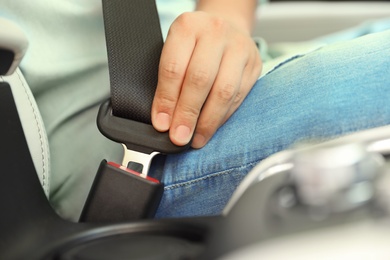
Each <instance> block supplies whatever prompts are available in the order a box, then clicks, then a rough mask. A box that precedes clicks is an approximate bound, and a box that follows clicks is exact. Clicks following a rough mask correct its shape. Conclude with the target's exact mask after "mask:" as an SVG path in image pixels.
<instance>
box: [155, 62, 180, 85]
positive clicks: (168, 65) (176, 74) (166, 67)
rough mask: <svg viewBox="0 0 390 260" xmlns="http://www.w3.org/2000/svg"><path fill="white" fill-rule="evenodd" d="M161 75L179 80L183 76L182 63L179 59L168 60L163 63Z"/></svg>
mask: <svg viewBox="0 0 390 260" xmlns="http://www.w3.org/2000/svg"><path fill="white" fill-rule="evenodd" d="M160 77H162V78H163V79H174V80H178V79H181V78H182V77H183V73H182V71H181V69H180V65H179V63H178V62H177V61H168V62H164V63H163V64H161V68H160Z"/></svg>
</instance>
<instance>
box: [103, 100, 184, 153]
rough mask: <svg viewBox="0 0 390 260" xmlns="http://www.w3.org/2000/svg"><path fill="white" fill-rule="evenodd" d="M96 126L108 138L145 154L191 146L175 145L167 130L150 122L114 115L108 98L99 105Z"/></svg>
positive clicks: (178, 149) (175, 150) (174, 151)
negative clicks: (157, 128)
mask: <svg viewBox="0 0 390 260" xmlns="http://www.w3.org/2000/svg"><path fill="white" fill-rule="evenodd" d="M97 126H98V128H99V130H100V132H101V133H102V134H103V135H104V136H105V137H107V138H108V139H111V140H113V141H115V142H118V143H123V144H124V145H126V147H127V149H129V150H134V151H138V152H142V153H146V154H150V153H152V152H154V151H158V152H160V153H163V154H172V153H180V152H183V151H185V150H187V149H188V148H189V147H190V146H191V142H189V143H188V144H187V145H185V146H177V145H175V144H174V143H172V142H171V140H170V139H169V133H168V132H163V133H162V132H158V131H157V130H156V129H154V127H153V126H152V125H150V124H145V123H141V122H137V121H133V120H129V119H126V118H122V117H117V116H115V115H114V114H113V113H112V108H111V105H110V101H109V100H108V101H106V102H104V103H103V104H102V105H101V106H100V109H99V113H98V117H97Z"/></svg>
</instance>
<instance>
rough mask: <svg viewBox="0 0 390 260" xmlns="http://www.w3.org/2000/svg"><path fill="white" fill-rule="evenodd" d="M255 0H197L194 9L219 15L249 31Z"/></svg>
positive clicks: (253, 16) (252, 21)
mask: <svg viewBox="0 0 390 260" xmlns="http://www.w3.org/2000/svg"><path fill="white" fill-rule="evenodd" d="M256 5H257V0H198V1H197V7H196V10H198V11H204V12H207V13H210V14H215V15H218V16H221V17H223V18H225V19H227V20H228V21H230V22H232V23H234V24H235V25H236V26H238V27H240V28H241V29H243V30H245V31H247V32H248V33H250V32H251V31H252V27H253V24H254V18H255V10H256Z"/></svg>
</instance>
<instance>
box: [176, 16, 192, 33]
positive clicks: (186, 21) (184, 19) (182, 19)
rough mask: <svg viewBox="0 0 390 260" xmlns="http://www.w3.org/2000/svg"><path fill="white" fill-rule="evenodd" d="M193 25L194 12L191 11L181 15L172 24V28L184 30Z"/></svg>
mask: <svg viewBox="0 0 390 260" xmlns="http://www.w3.org/2000/svg"><path fill="white" fill-rule="evenodd" d="M192 26H193V14H192V13H191V12H185V13H182V14H181V15H179V16H178V17H177V18H176V20H175V22H174V23H173V24H172V26H171V30H174V31H175V30H184V31H187V30H186V29H190V28H191V27H192Z"/></svg>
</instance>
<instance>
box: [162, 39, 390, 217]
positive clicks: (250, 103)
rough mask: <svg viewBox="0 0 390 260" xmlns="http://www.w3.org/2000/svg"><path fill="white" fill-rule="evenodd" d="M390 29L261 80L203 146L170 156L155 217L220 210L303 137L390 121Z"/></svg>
mask: <svg viewBox="0 0 390 260" xmlns="http://www.w3.org/2000/svg"><path fill="white" fill-rule="evenodd" d="M389 100H390V31H385V32H382V33H375V34H370V35H367V36H363V37H360V38H357V39H354V40H351V41H343V42H340V43H336V44H333V45H329V46H326V47H323V48H321V49H319V50H316V51H313V52H311V53H308V54H306V55H303V56H296V57H294V58H291V59H290V60H288V61H286V62H285V63H283V64H280V65H279V66H278V67H276V68H275V69H274V70H272V71H270V72H269V73H268V74H266V75H265V76H263V77H262V78H260V79H259V80H258V81H257V83H256V85H255V86H254V88H253V89H252V91H251V93H250V94H249V95H248V97H247V98H246V100H245V101H244V103H243V104H242V106H241V107H240V108H239V109H238V110H237V111H236V113H235V114H234V115H233V116H232V117H231V118H230V120H228V122H227V123H226V124H225V125H224V126H222V127H221V128H220V129H219V130H218V132H217V133H216V135H215V136H214V137H213V138H212V139H211V141H210V142H209V144H207V146H206V147H204V148H202V149H200V150H190V151H188V152H186V153H184V154H179V155H170V156H168V157H167V158H166V162H165V166H164V170H163V182H164V183H165V185H166V186H165V193H164V197H163V199H162V202H161V204H160V208H159V210H158V213H157V217H160V218H161V217H178V216H193V215H213V214H218V213H220V212H221V210H222V209H223V207H224V206H225V204H226V202H227V201H228V199H229V197H230V196H231V194H232V192H233V191H234V189H235V188H236V186H237V185H238V184H239V182H240V181H241V180H242V179H243V178H244V177H245V175H246V174H247V173H248V172H249V171H250V170H251V169H252V168H253V167H254V166H255V165H256V164H257V163H259V162H260V161H261V160H262V159H264V158H266V157H268V156H269V155H271V154H273V153H275V152H278V151H280V150H283V149H285V148H287V147H289V146H290V145H292V144H293V143H295V142H297V141H299V140H302V139H308V138H310V139H312V138H316V139H329V138H332V137H335V136H340V135H343V134H347V133H350V132H354V131H357V130H363V129H368V128H372V127H376V126H382V125H387V124H389V123H390V105H389Z"/></svg>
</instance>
